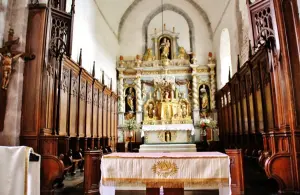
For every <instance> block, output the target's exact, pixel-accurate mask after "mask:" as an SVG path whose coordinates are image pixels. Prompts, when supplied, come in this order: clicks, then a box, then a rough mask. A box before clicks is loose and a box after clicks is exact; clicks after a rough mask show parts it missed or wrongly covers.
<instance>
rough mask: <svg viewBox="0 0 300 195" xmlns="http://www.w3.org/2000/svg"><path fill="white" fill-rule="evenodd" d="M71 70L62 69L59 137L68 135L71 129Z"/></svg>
mask: <svg viewBox="0 0 300 195" xmlns="http://www.w3.org/2000/svg"><path fill="white" fill-rule="evenodd" d="M70 73H71V72H70V69H69V68H67V67H62V74H61V83H60V103H59V135H61V136H66V135H68V131H69V129H68V127H69V121H68V120H69V102H70V101H69V91H70V85H71V80H70Z"/></svg>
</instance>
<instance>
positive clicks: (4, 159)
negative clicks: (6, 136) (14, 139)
mask: <svg viewBox="0 0 300 195" xmlns="http://www.w3.org/2000/svg"><path fill="white" fill-rule="evenodd" d="M30 152H33V149H32V148H29V147H26V146H20V147H6V146H0V154H1V159H0V165H1V166H0V173H1V174H0V194H1V195H17V194H18V195H39V194H40V160H39V161H38V162H29V155H30ZM36 155H37V154H36ZM39 159H41V158H39Z"/></svg>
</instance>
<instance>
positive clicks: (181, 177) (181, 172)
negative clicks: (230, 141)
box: [100, 152, 231, 195]
mask: <svg viewBox="0 0 300 195" xmlns="http://www.w3.org/2000/svg"><path fill="white" fill-rule="evenodd" d="M125 170H126V171H125ZM230 184H231V183H230V159H229V156H227V155H226V154H223V153H219V152H190V153H112V154H108V155H104V156H102V160H101V181H100V193H101V194H114V193H115V190H116V189H117V190H146V188H160V187H161V186H163V188H181V189H185V190H193V189H194V190H199V189H200V190H202V189H219V194H220V195H230V194H231V189H230Z"/></svg>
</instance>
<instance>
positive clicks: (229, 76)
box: [228, 66, 231, 81]
mask: <svg viewBox="0 0 300 195" xmlns="http://www.w3.org/2000/svg"><path fill="white" fill-rule="evenodd" d="M230 79H231V72H230V66H229V73H228V81H230Z"/></svg>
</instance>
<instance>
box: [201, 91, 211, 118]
mask: <svg viewBox="0 0 300 195" xmlns="http://www.w3.org/2000/svg"><path fill="white" fill-rule="evenodd" d="M200 103H201V104H200V115H201V117H206V116H207V112H208V110H209V96H208V93H207V90H206V87H205V85H202V88H201V89H200Z"/></svg>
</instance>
